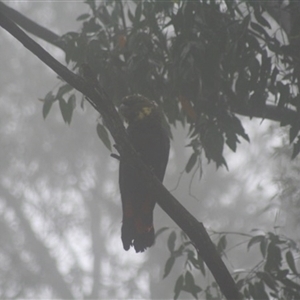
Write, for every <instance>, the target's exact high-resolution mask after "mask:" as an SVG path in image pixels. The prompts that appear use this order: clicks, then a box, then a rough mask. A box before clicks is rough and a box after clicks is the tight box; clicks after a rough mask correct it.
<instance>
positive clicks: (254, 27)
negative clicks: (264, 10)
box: [250, 22, 268, 36]
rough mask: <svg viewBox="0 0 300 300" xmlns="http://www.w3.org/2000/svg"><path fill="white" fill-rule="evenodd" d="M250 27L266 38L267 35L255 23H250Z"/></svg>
mask: <svg viewBox="0 0 300 300" xmlns="http://www.w3.org/2000/svg"><path fill="white" fill-rule="evenodd" d="M250 26H251V27H252V28H253V29H254V30H255V31H257V32H259V33H260V34H262V35H264V36H268V33H267V32H266V31H265V29H264V28H263V27H262V26H260V25H258V24H257V23H254V22H251V23H250Z"/></svg>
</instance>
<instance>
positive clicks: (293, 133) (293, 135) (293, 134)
mask: <svg viewBox="0 0 300 300" xmlns="http://www.w3.org/2000/svg"><path fill="white" fill-rule="evenodd" d="M298 132H299V126H297V125H296V126H295V125H294V126H292V127H291V128H290V131H289V136H290V143H292V142H293V141H294V139H295V138H296V136H297V135H298Z"/></svg>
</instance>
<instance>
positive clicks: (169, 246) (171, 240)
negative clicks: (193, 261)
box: [168, 231, 176, 252]
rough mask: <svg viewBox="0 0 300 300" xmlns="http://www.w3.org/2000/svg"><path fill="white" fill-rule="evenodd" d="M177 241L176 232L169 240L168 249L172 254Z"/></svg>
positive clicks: (171, 234) (172, 233) (173, 232)
mask: <svg viewBox="0 0 300 300" xmlns="http://www.w3.org/2000/svg"><path fill="white" fill-rule="evenodd" d="M175 241H176V232H175V231H172V232H171V233H170V235H169V238H168V249H169V251H170V252H173V251H174V249H175Z"/></svg>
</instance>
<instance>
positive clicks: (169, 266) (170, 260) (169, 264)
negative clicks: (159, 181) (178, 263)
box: [163, 256, 175, 278]
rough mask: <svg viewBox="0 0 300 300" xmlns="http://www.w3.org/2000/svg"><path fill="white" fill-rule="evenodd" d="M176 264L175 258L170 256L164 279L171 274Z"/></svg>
mask: <svg viewBox="0 0 300 300" xmlns="http://www.w3.org/2000/svg"><path fill="white" fill-rule="evenodd" d="M174 263H175V257H174V256H170V257H169V258H168V260H167V262H166V264H165V271H164V276H163V278H166V277H167V276H168V275H169V274H170V272H171V270H172V268H173V266H174Z"/></svg>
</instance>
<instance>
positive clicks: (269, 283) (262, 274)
mask: <svg viewBox="0 0 300 300" xmlns="http://www.w3.org/2000/svg"><path fill="white" fill-rule="evenodd" d="M256 274H257V277H259V278H261V279H262V280H263V281H264V282H265V284H266V285H267V286H268V287H269V288H270V289H272V290H273V291H276V292H277V283H276V281H275V279H274V278H273V277H272V276H271V275H270V274H269V273H268V272H257V273H256Z"/></svg>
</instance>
